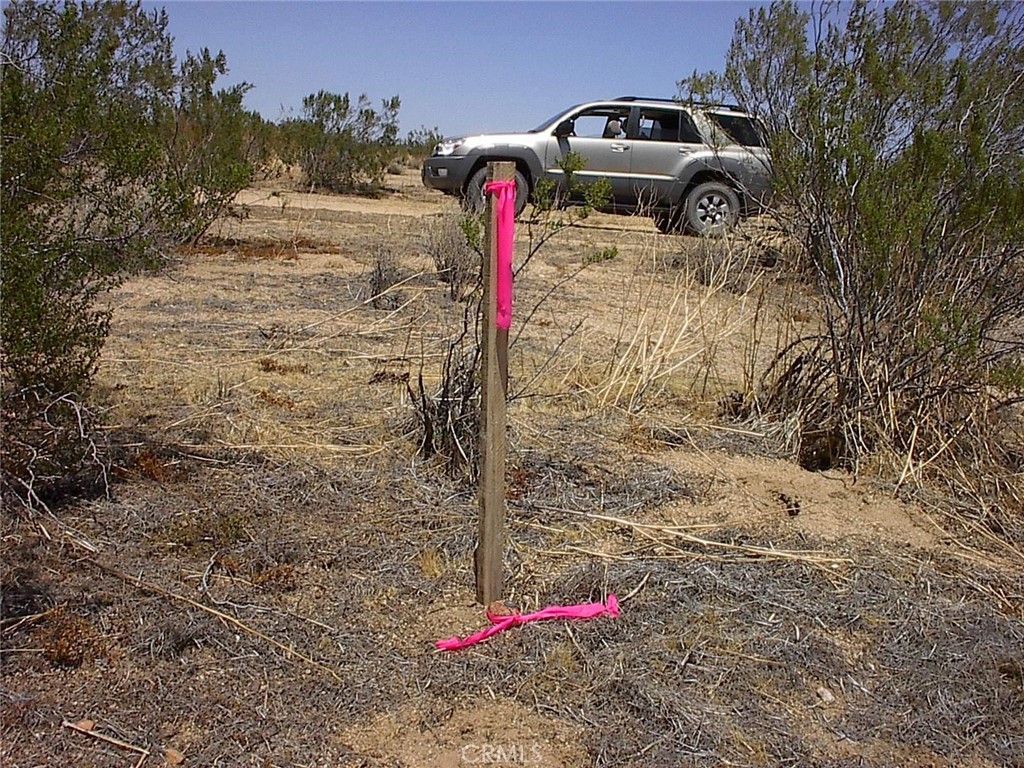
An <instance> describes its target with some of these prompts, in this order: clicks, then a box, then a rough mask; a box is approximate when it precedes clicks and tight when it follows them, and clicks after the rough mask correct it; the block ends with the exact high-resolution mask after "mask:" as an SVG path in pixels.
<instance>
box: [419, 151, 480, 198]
mask: <svg viewBox="0 0 1024 768" xmlns="http://www.w3.org/2000/svg"><path fill="white" fill-rule="evenodd" d="M469 168H470V164H469V158H468V157H458V156H449V157H428V158H427V159H426V160H424V161H423V169H422V171H421V172H420V177H421V178H422V179H423V186H425V187H429V188H430V189H439V190H441V191H442V192H446V193H448V194H449V195H451V194H455V193H456V192H458V191H459V190H461V189H462V188H463V187H464V186H465V184H466V176H467V175H468V172H469Z"/></svg>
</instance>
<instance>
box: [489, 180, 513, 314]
mask: <svg viewBox="0 0 1024 768" xmlns="http://www.w3.org/2000/svg"><path fill="white" fill-rule="evenodd" d="M484 191H485V192H486V193H487V194H489V195H497V198H498V199H497V200H496V203H495V204H496V205H497V207H498V263H497V265H495V268H496V269H497V270H498V274H497V278H498V311H497V317H495V319H494V324H495V325H496V326H497V327H498V328H500V329H501V330H503V331H507V330H508V329H509V328H511V327H512V243H513V241H514V239H515V232H516V183H515V182H514V181H489V182H487V184H486V185H485V186H484Z"/></svg>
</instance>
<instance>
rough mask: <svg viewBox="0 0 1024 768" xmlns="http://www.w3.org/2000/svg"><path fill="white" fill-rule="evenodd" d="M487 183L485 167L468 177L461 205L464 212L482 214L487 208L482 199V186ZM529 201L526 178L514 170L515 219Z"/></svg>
mask: <svg viewBox="0 0 1024 768" xmlns="http://www.w3.org/2000/svg"><path fill="white" fill-rule="evenodd" d="M486 183H487V166H486V165H484V166H482V167H480V168H479V169H477V172H476V173H474V174H473V175H472V176H470V177H469V182H468V183H467V184H466V195H465V197H464V198H463V204H464V205H465V207H466V210H468V211H470V212H472V213H483V211H484V208H486V207H487V201H486V200H485V199H484V184H486ZM529 199H530V185H529V184H528V183H527V181H526V177H525V176H524V175H523V174H522V173H521V172H520V171H519V169H518V168H517V169H516V218H518V217H519V214H521V213H522V212H523V209H524V208H526V202H527V200H529Z"/></svg>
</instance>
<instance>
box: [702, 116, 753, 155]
mask: <svg viewBox="0 0 1024 768" xmlns="http://www.w3.org/2000/svg"><path fill="white" fill-rule="evenodd" d="M708 117H710V118H711V119H712V120H714V121H715V123H716V124H717V125H718V127H719V128H721V129H722V130H723V131H725V133H726V135H728V137H729V138H730V139H732V141H733V142H735V143H736V144H742V145H743V146H744V147H763V146H764V138H763V137H762V135H761V131H760V130H759V129H758V125H757V123H755V122H754V121H753V120H752V119H751V118H749V117H745V116H743V115H723V114H719V113H716V112H709V113H708Z"/></svg>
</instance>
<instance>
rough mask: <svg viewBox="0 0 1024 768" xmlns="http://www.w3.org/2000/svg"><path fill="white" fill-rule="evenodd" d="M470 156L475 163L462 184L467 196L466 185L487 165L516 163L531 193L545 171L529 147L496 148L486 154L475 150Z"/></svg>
mask: <svg viewBox="0 0 1024 768" xmlns="http://www.w3.org/2000/svg"><path fill="white" fill-rule="evenodd" d="M468 156H469V157H471V158H473V162H472V164H471V165H470V168H469V172H468V173H467V174H466V178H465V180H464V181H463V183H462V193H463V194H465V192H466V185H467V184H469V180H470V179H471V178H473V174H474V173H476V172H477V171H478V170H479V169H480V168H482V167H483V166H485V165H487V163H494V162H501V161H505V162H511V163H515V164H516V170H518V171H519V172H520V173H521V174H523V176H525V177H526V183H527V185H528V186H529V187H530V191H531V192H532V191H533V185H534V184H535V183H536V181H537V179H539V178H540V175H541V172H542V170H543V168H542V167H541V162H540V160H539V159H538V157H537V155H536V154H535V153H534V151H533V150H532V149H529V148H528V147H515V146H502V147H494V148H493V149H488V150H487V152H486V153H484V152H481V151H480V150H477V149H474V150H472V151H470V152H469V154H468Z"/></svg>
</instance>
